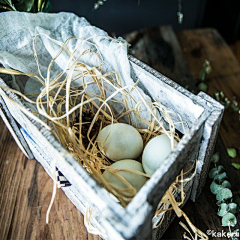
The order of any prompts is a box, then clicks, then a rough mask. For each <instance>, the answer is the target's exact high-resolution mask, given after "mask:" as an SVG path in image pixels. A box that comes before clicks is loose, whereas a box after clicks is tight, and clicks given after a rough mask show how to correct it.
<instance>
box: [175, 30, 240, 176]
mask: <svg viewBox="0 0 240 240" xmlns="http://www.w3.org/2000/svg"><path fill="white" fill-rule="evenodd" d="M177 37H178V39H179V42H180V44H181V47H182V49H183V52H184V56H185V58H186V59H187V62H188V65H189V68H190V70H191V73H192V75H193V76H194V78H195V79H197V78H198V75H199V71H200V70H201V68H202V65H203V63H204V61H205V60H209V62H210V65H211V67H212V72H211V73H210V74H209V75H208V76H207V83H208V86H209V89H208V94H209V95H210V96H214V93H215V92H219V91H223V92H224V95H225V96H226V97H227V98H229V99H230V100H232V99H233V98H234V97H235V98H236V101H237V102H240V63H239V61H238V60H237V58H236V57H235V56H234V54H233V52H232V51H231V49H230V48H229V47H228V45H227V44H226V42H225V41H224V39H223V38H222V37H221V36H220V35H219V33H218V32H217V31H216V30H215V29H199V30H194V31H191V30H187V31H182V32H179V33H178V34H177ZM219 133H220V136H221V138H222V140H223V143H224V145H225V146H226V147H227V148H236V149H237V150H238V156H237V158H235V159H233V160H232V162H238V163H240V140H239V137H240V121H239V116H238V114H237V113H234V112H233V110H232V109H231V107H229V108H228V109H226V111H225V113H224V116H223V120H222V123H221V126H220V130H219ZM237 173H238V175H239V177H240V171H238V172H237Z"/></svg>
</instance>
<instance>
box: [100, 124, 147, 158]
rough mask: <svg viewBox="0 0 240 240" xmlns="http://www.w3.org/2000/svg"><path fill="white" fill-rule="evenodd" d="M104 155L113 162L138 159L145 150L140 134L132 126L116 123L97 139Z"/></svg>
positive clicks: (102, 132) (103, 130) (107, 127)
mask: <svg viewBox="0 0 240 240" xmlns="http://www.w3.org/2000/svg"><path fill="white" fill-rule="evenodd" d="M97 143H98V146H99V149H100V150H101V151H102V153H103V154H104V155H105V156H107V157H108V158H110V159H111V160H113V161H118V160H121V159H127V158H130V159H137V158H138V157H139V155H140V154H141V152H142V150H143V140H142V137H141V135H140V133H139V132H138V131H137V130H136V129H135V128H134V127H132V126H131V125H128V124H125V123H114V124H111V125H108V126H106V127H105V128H103V129H102V130H101V131H100V132H99V134H98V137H97Z"/></svg>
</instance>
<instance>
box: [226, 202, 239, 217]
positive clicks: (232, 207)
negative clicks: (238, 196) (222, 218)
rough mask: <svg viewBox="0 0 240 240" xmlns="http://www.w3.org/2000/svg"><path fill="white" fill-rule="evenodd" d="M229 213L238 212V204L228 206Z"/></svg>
mask: <svg viewBox="0 0 240 240" xmlns="http://www.w3.org/2000/svg"><path fill="white" fill-rule="evenodd" d="M227 210H228V212H230V213H232V214H235V213H236V212H237V204H236V203H229V204H228V209H227Z"/></svg>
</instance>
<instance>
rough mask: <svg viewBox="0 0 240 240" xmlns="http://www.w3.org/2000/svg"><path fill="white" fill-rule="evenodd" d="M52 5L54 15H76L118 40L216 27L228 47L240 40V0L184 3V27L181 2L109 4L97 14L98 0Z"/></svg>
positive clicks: (113, 0)
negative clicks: (144, 32) (158, 30)
mask: <svg viewBox="0 0 240 240" xmlns="http://www.w3.org/2000/svg"><path fill="white" fill-rule="evenodd" d="M50 1H51V4H52V7H53V12H60V11H67V12H73V13H75V14H77V15H78V16H83V17H85V18H86V19H87V20H88V21H89V22H90V23H91V24H93V25H95V26H97V27H100V28H102V29H104V30H105V31H107V32H108V33H109V34H112V33H115V34H116V35H117V36H121V35H124V34H125V33H129V32H131V31H133V30H138V29H141V28H151V27H157V26H160V25H172V26H173V28H174V30H176V31H178V30H182V29H189V28H200V27H215V28H216V29H217V30H218V31H219V32H220V33H221V34H222V36H223V37H224V38H225V40H226V41H227V42H228V43H234V42H235V41H236V40H237V39H239V38H240V34H239V32H240V31H239V28H240V0H182V12H183V14H184V19H183V23H182V24H181V25H180V24H179V23H178V21H177V12H178V0H107V1H106V2H104V4H103V5H102V6H100V7H99V9H97V10H93V6H94V3H96V1H97V0H96V1H95V0H89V1H87V0H80V1H76V0H68V1H66V0H50ZM139 3H140V4H139Z"/></svg>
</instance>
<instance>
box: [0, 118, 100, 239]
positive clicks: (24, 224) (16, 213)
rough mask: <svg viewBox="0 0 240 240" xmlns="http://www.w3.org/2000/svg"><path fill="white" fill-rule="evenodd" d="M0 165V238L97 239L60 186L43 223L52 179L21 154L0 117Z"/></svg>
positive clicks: (35, 162)
mask: <svg viewBox="0 0 240 240" xmlns="http://www.w3.org/2000/svg"><path fill="white" fill-rule="evenodd" d="M0 169H1V171H0V183H1V184H0V206H1V207H0V226H1V227H0V239H2V240H5V239H13V240H23V239H26V240H28V239H41V240H45V239H54V240H55V239H59V240H60V239H61V240H62V239H79V240H86V239H89V240H99V239H101V238H99V237H98V236H94V235H91V234H88V233H87V231H86V228H85V226H84V223H83V216H82V214H81V213H80V212H79V211H78V210H77V209H76V208H75V206H74V205H73V204H72V203H71V201H70V200H69V199H68V198H67V197H66V196H65V194H64V193H63V191H62V190H61V189H58V190H57V195H56V199H55V201H54V204H53V207H52V210H51V213H50V222H49V224H48V225H47V224H45V217H46V211H47V208H48V205H49V202H50V199H51V195H52V185H53V182H52V180H51V178H50V177H49V176H48V175H47V173H46V172H45V171H44V169H43V168H42V166H41V165H40V164H39V163H38V162H37V161H35V160H28V159H27V158H26V157H25V155H24V154H23V153H22V152H21V150H20V149H19V148H18V147H17V145H16V143H15V141H14V140H13V138H12V136H11V134H10V133H9V132H8V129H7V128H6V126H5V125H4V123H3V121H2V119H0Z"/></svg>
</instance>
